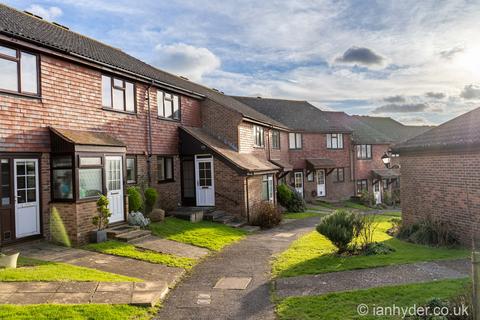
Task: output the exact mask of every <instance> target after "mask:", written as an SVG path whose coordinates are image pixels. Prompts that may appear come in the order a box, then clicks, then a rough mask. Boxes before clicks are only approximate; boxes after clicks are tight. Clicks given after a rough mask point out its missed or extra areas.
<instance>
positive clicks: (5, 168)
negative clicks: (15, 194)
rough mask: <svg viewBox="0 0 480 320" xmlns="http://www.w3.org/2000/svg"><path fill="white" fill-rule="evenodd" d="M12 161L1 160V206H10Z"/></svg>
mask: <svg viewBox="0 0 480 320" xmlns="http://www.w3.org/2000/svg"><path fill="white" fill-rule="evenodd" d="M10 179H11V177H10V160H9V159H1V160H0V199H1V202H0V206H9V205H10Z"/></svg>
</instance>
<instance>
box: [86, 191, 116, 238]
mask: <svg viewBox="0 0 480 320" xmlns="http://www.w3.org/2000/svg"><path fill="white" fill-rule="evenodd" d="M108 204H109V201H108V198H107V197H106V196H104V195H101V196H100V198H99V199H98V200H97V215H96V216H95V217H93V218H92V223H93V224H94V225H95V226H96V228H97V230H94V231H92V232H91V233H90V241H91V242H93V243H100V242H104V241H106V240H107V231H106V230H105V229H106V228H107V226H108V219H109V218H110V216H111V215H112V213H111V212H110V209H108Z"/></svg>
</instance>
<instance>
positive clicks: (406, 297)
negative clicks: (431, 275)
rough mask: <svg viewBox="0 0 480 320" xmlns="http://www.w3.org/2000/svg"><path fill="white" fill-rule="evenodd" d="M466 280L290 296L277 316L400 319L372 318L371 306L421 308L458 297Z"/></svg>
mask: <svg viewBox="0 0 480 320" xmlns="http://www.w3.org/2000/svg"><path fill="white" fill-rule="evenodd" d="M469 281H470V280H469V279H456V280H442V281H435V282H427V283H417V284H410V285H402V286H392V287H382V288H374V289H366V290H358V291H349V292H340V293H331V294H326V295H321V296H311V297H290V298H286V299H284V300H281V301H279V303H278V304H277V314H278V316H279V318H280V319H281V320H313V319H328V320H337V319H338V320H344V319H365V320H368V319H370V320H374V319H402V317H401V316H400V317H385V316H378V313H377V316H373V308H374V307H386V306H392V305H393V304H395V305H396V306H399V307H411V306H413V305H414V304H417V306H421V305H423V304H425V303H426V302H427V301H428V300H430V299H431V298H440V299H447V298H450V297H454V296H457V295H458V294H461V293H462V292H463V291H464V290H465V288H466V287H467V284H468V283H469ZM359 304H366V305H367V306H368V308H369V313H368V315H365V316H360V315H359V314H358V313H357V306H358V305H359Z"/></svg>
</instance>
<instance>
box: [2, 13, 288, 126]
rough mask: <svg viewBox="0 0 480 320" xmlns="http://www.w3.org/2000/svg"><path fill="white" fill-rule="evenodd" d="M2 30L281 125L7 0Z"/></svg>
mask: <svg viewBox="0 0 480 320" xmlns="http://www.w3.org/2000/svg"><path fill="white" fill-rule="evenodd" d="M0 33H1V34H4V35H8V36H11V37H14V38H18V39H22V40H24V41H27V42H31V43H34V44H37V45H40V46H42V47H47V48H50V49H52V50H55V51H60V52H62V53H64V54H68V55H71V56H74V57H77V58H82V59H86V60H89V61H94V62H97V63H100V64H105V65H108V66H110V67H111V68H112V69H117V70H118V71H126V72H129V73H133V74H136V75H139V76H141V77H146V78H148V79H151V80H154V81H157V83H158V84H163V85H167V86H171V87H174V88H180V89H183V90H184V91H187V92H190V93H191V94H194V95H198V96H205V97H207V98H208V99H211V100H213V101H215V102H217V103H219V104H221V105H223V106H225V107H227V108H230V109H233V110H236V111H238V112H239V113H241V114H242V115H243V116H244V117H247V118H252V119H255V120H257V121H261V122H265V123H268V124H271V125H276V126H281V124H280V123H278V122H276V121H275V120H273V119H271V118H269V117H268V116H266V115H264V114H261V113H260V112H257V111H256V110H254V109H252V108H250V107H249V106H247V105H245V104H243V103H241V102H239V101H238V100H235V99H233V98H231V97H230V96H228V95H225V94H223V93H221V92H218V91H216V90H213V89H211V88H207V87H205V86H202V85H200V84H197V83H194V82H192V81H188V80H185V79H182V78H181V77H178V76H175V75H173V74H170V73H168V72H165V71H162V70H159V69H157V68H155V67H153V66H151V65H149V64H147V63H145V62H143V61H141V60H138V59H137V58H134V57H132V56H131V55H129V54H127V53H125V52H123V51H122V50H120V49H117V48H114V47H111V46H108V45H106V44H104V43H101V42H99V41H96V40H93V39H91V38H88V37H86V36H84V35H81V34H78V33H76V32H73V31H70V30H66V29H65V28H62V27H60V26H57V25H55V24H53V23H50V22H47V21H44V20H41V19H38V18H35V17H33V16H31V15H29V14H26V13H23V12H21V11H18V10H15V9H13V8H11V7H8V6H6V5H4V4H0Z"/></svg>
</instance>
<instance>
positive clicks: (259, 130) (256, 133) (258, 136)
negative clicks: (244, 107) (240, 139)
mask: <svg viewBox="0 0 480 320" xmlns="http://www.w3.org/2000/svg"><path fill="white" fill-rule="evenodd" d="M253 141H254V145H255V147H264V146H265V136H264V134H263V127H260V126H253Z"/></svg>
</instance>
